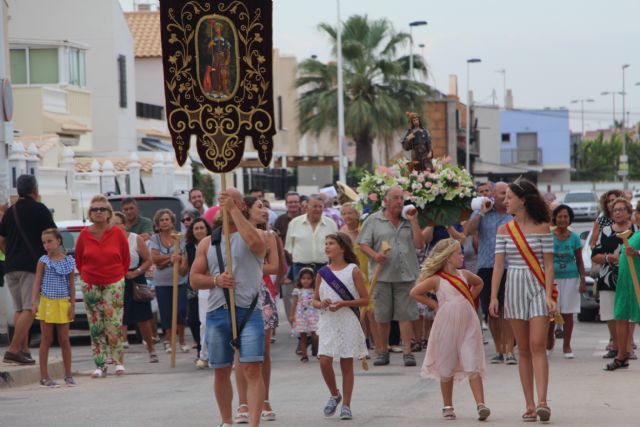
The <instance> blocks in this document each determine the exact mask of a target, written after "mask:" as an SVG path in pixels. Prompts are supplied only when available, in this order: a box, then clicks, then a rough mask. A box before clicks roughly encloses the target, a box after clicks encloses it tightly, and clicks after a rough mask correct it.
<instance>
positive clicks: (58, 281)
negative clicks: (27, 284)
mask: <svg viewBox="0 0 640 427" xmlns="http://www.w3.org/2000/svg"><path fill="white" fill-rule="evenodd" d="M38 262H41V263H42V264H44V265H45V267H44V274H43V276H42V283H41V285H40V295H44V296H45V297H47V298H50V299H63V298H69V297H70V294H69V274H71V272H72V271H73V270H74V269H75V268H76V261H75V260H74V259H73V257H71V256H69V255H67V256H65V257H64V258H62V259H59V260H53V259H50V258H49V257H48V256H47V255H42V256H41V257H40V259H39V260H38Z"/></svg>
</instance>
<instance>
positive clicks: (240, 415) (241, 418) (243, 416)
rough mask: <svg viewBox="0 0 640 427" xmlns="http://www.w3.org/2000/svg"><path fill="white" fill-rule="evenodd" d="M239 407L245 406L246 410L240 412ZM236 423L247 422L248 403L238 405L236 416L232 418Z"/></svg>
mask: <svg viewBox="0 0 640 427" xmlns="http://www.w3.org/2000/svg"><path fill="white" fill-rule="evenodd" d="M241 408H247V412H240V409H241ZM234 422H235V423H236V424H249V405H245V404H244V403H243V404H242V405H238V410H237V411H236V418H235V419H234Z"/></svg>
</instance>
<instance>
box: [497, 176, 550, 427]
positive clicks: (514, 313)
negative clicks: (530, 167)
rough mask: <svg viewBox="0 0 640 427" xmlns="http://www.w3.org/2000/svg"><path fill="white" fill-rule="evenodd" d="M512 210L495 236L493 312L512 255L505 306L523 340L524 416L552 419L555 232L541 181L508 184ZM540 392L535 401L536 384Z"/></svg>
mask: <svg viewBox="0 0 640 427" xmlns="http://www.w3.org/2000/svg"><path fill="white" fill-rule="evenodd" d="M506 207H507V212H508V213H510V214H511V215H513V216H514V219H513V221H511V222H509V223H507V224H505V225H501V226H500V227H499V228H498V235H497V236H496V260H495V267H494V269H493V277H492V278H491V303H490V305H489V313H490V314H491V315H492V316H496V317H497V316H498V310H499V303H498V289H499V287H500V280H501V279H502V274H503V271H504V265H505V258H506V259H507V261H508V268H507V280H506V291H505V303H504V312H505V315H504V317H505V319H508V320H509V323H510V324H511V328H512V329H513V332H514V335H515V337H516V342H517V344H518V353H519V355H520V358H519V359H520V360H519V363H518V369H519V371H520V382H521V383H522V390H523V392H524V398H525V403H526V410H525V412H524V414H523V415H522V420H523V421H533V422H535V421H536V420H537V419H538V418H540V421H548V420H549V419H550V418H551V410H550V409H549V406H548V405H547V387H548V384H549V363H548V359H547V353H546V343H547V330H548V328H549V315H550V314H552V313H553V312H555V310H556V302H555V301H554V275H553V238H552V236H551V231H550V228H549V221H550V214H549V209H548V207H547V204H546V203H545V201H544V199H543V198H542V196H541V195H540V193H539V192H538V189H537V188H536V186H535V185H534V184H533V183H531V182H530V181H527V180H526V179H523V178H518V179H517V180H516V181H515V182H513V183H511V184H509V188H508V189H507V198H506ZM534 378H535V385H536V390H537V393H538V404H537V405H536V404H535V402H534V395H533V385H534Z"/></svg>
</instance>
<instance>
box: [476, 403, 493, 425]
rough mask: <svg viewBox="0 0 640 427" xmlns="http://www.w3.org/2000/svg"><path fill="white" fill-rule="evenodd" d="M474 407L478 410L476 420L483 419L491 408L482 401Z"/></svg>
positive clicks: (489, 412) (487, 415)
mask: <svg viewBox="0 0 640 427" xmlns="http://www.w3.org/2000/svg"><path fill="white" fill-rule="evenodd" d="M476 409H477V410H478V421H484V420H486V419H487V418H489V415H491V409H489V408H487V407H486V406H485V404H484V403H478V406H476Z"/></svg>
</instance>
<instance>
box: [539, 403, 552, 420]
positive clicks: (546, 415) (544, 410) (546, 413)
mask: <svg viewBox="0 0 640 427" xmlns="http://www.w3.org/2000/svg"><path fill="white" fill-rule="evenodd" d="M536 415H538V417H539V418H540V421H541V422H543V423H546V422H547V421H549V419H550V418H551V409H549V407H548V406H547V402H540V403H538V406H537V407H536Z"/></svg>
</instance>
